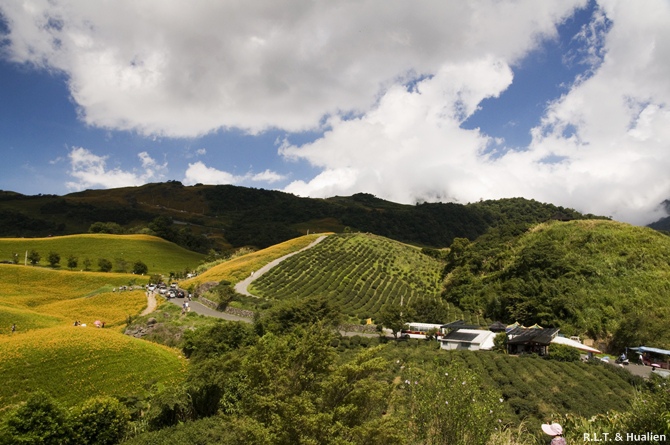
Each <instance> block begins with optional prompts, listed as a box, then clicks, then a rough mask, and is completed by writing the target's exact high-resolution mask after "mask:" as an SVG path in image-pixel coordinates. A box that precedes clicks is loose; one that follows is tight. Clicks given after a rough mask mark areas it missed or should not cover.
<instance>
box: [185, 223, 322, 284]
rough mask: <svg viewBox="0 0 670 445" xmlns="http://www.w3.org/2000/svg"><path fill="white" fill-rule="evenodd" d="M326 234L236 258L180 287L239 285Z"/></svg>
mask: <svg viewBox="0 0 670 445" xmlns="http://www.w3.org/2000/svg"><path fill="white" fill-rule="evenodd" d="M320 236H324V234H313V235H305V236H301V237H298V238H294V239H291V240H289V241H285V242H283V243H280V244H277V245H274V246H272V247H268V248H266V249H262V250H259V251H256V252H252V253H248V254H245V255H241V256H236V257H234V258H232V259H230V260H228V261H224V262H223V263H220V264H217V265H215V266H213V267H211V268H210V269H208V270H207V271H205V272H203V273H202V274H199V275H198V276H197V277H195V278H192V279H189V280H185V281H182V282H181V283H180V285H181V286H182V287H184V288H187V287H189V286H191V285H193V286H198V285H200V284H202V283H206V282H209V281H230V282H231V283H237V282H239V281H242V280H243V279H245V278H247V277H248V276H249V274H251V272H253V271H255V270H258V269H260V268H261V267H263V266H265V265H266V264H268V263H269V262H271V261H273V260H275V259H277V258H280V257H283V256H284V255H287V254H289V253H293V252H295V251H298V250H300V249H302V248H304V247H307V246H308V245H309V244H311V243H312V242H314V241H315V240H316V239H317V238H318V237H320Z"/></svg>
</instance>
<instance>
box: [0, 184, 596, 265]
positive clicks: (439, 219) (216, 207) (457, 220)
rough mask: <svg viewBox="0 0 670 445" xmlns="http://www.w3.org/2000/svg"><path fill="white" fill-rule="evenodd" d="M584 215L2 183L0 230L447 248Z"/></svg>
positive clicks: (523, 205) (526, 205)
mask: <svg viewBox="0 0 670 445" xmlns="http://www.w3.org/2000/svg"><path fill="white" fill-rule="evenodd" d="M160 217H162V218H161V220H160V221H159V222H158V223H156V219H157V218H160ZM586 217H589V218H592V217H594V216H593V215H582V214H580V213H578V212H576V211H575V210H572V209H566V208H563V207H558V206H554V205H552V204H544V203H540V202H537V201H534V200H527V199H524V198H511V199H502V200H495V201H491V200H489V201H480V202H477V203H472V204H456V203H421V204H416V205H405V204H397V203H393V202H390V201H385V200H382V199H379V198H376V197H375V196H373V195H370V194H365V193H359V194H355V195H353V196H349V197H332V198H327V199H315V198H301V197H297V196H294V195H292V194H289V193H284V192H279V191H271V190H263V189H252V188H245V187H237V186H232V185H203V184H196V185H194V186H184V185H182V184H181V183H179V182H177V181H169V182H167V183H154V184H146V185H142V186H139V187H124V188H117V189H107V190H86V191H83V192H77V193H71V194H68V195H64V196H56V195H37V196H25V195H21V194H18V193H14V192H0V236H5V237H34V236H48V235H65V234H75V233H85V232H87V231H89V229H90V227H91V225H92V224H94V223H96V222H101V223H113V224H117V225H118V227H119V230H123V231H126V232H127V233H149V234H156V235H158V236H161V237H163V238H165V239H168V240H169V241H173V242H176V243H178V244H180V245H182V246H184V247H187V248H190V249H192V250H198V251H201V252H204V251H207V250H208V249H210V248H212V247H214V248H217V249H220V250H225V249H230V248H236V247H241V246H254V247H258V248H263V247H268V246H271V245H274V244H278V243H280V242H282V241H285V240H288V239H291V238H294V237H296V236H299V235H300V234H305V233H307V232H308V231H309V232H310V233H314V232H324V231H330V232H344V231H362V232H371V233H375V234H377V235H381V236H385V237H387V238H391V239H395V240H398V241H402V242H406V243H411V244H415V245H420V246H426V247H434V248H443V247H447V246H449V245H450V244H451V243H452V241H453V239H454V238H457V237H460V238H467V239H470V240H474V239H476V238H477V237H478V236H480V235H482V234H483V233H485V232H486V231H487V230H488V229H489V228H491V227H499V226H503V225H504V226H517V227H524V228H526V227H527V226H528V225H529V224H535V223H539V222H543V221H548V220H551V219H561V220H563V219H583V218H586ZM166 222H167V223H166ZM152 223H154V227H152V226H150V225H151V224H152ZM156 225H157V226H158V227H156Z"/></svg>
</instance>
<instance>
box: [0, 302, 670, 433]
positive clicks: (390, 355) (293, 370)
mask: <svg viewBox="0 0 670 445" xmlns="http://www.w3.org/2000/svg"><path fill="white" fill-rule="evenodd" d="M302 303H304V302H294V301H291V302H285V303H283V304H282V305H281V307H278V306H277V307H274V308H273V309H271V310H270V311H268V312H267V313H266V314H265V315H264V316H263V317H261V318H260V319H258V320H257V322H256V323H255V324H254V325H250V324H244V323H233V322H223V321H220V322H216V323H214V324H212V325H210V326H208V327H202V328H201V329H198V330H195V331H187V334H186V335H185V337H184V342H183V343H182V350H183V352H184V354H185V355H186V356H188V357H189V367H188V372H187V374H186V380H185V381H184V382H183V383H182V384H176V385H168V386H165V387H163V389H161V390H159V391H157V392H155V393H153V394H151V395H150V396H148V397H147V398H145V399H142V400H139V399H136V400H137V403H135V404H134V405H133V406H134V407H135V408H133V406H128V405H124V406H123V408H122V409H117V410H115V409H112V407H109V408H107V411H106V412H109V413H110V414H109V417H112V418H114V419H127V420H126V421H125V423H124V422H122V423H123V428H122V430H123V432H124V435H125V436H124V437H126V441H125V442H123V443H127V444H143V445H145V444H221V443H223V444H227V443H231V444H232V443H254V444H295V443H314V444H364V443H365V444H399V445H400V444H402V445H410V444H417V445H418V444H468V445H470V444H482V445H485V444H489V443H491V444H493V443H499V441H500V440H501V439H503V438H506V439H505V440H506V442H505V443H510V444H521V443H537V442H536V439H537V437H538V435H539V434H541V433H539V431H538V430H539V422H540V421H546V420H549V419H553V420H556V421H561V422H563V423H564V425H565V426H566V432H567V438H568V440H569V441H570V440H571V441H574V440H579V439H581V438H582V437H583V436H582V434H583V432H586V431H588V432H606V431H612V429H614V428H622V429H621V431H624V430H625V431H632V432H638V431H639V432H644V431H647V430H646V429H645V428H651V430H650V431H654V432H656V433H658V434H665V433H666V432H670V431H668V429H669V428H668V424H667V422H666V423H664V420H663V419H665V417H664V416H667V415H668V411H669V410H670V394H669V393H668V388H667V386H665V384H664V383H665V382H660V381H653V382H652V383H653V384H648V383H645V382H643V381H641V380H635V379H632V378H631V377H630V375H629V374H626V373H625V372H621V371H619V370H618V369H617V368H615V367H612V366H605V365H603V364H595V363H594V364H583V363H564V362H557V361H553V360H546V359H541V358H531V357H527V358H519V357H508V356H504V355H499V354H496V353H492V352H490V353H486V352H482V353H477V352H456V353H449V352H446V351H441V350H437V349H436V346H435V343H434V342H429V341H409V342H395V341H392V342H388V343H379V340H377V339H372V341H371V340H370V339H366V340H365V342H364V341H363V339H362V338H358V339H357V341H354V339H353V338H339V337H338V335H337V334H336V333H335V332H334V331H333V328H334V326H335V325H336V324H337V323H338V322H339V318H340V316H339V315H338V314H337V312H336V311H333V310H332V308H330V307H329V305H328V302H327V300H324V299H321V300H319V299H316V298H315V299H314V301H311V302H308V303H309V304H310V305H311V306H312V307H313V308H320V309H319V310H317V311H316V312H317V313H318V314H319V316H318V319H314V317H313V316H312V317H310V316H309V315H308V314H307V312H310V313H312V314H313V313H314V311H305V310H303V306H304V305H303V304H302ZM338 338H339V340H338ZM345 340H346V341H347V343H348V344H347V346H344V342H345ZM374 343H377V344H378V345H376V346H375V344H374ZM496 377H497V378H496ZM539 377H544V378H546V380H547V381H543V380H542V379H539ZM514 379H517V380H519V381H513V380H514ZM538 379H539V381H537V382H535V380H538ZM503 380H505V381H504V382H503ZM548 385H552V386H551V387H550V388H553V387H558V388H559V389H561V388H565V389H566V391H553V390H549V391H547V386H548ZM577 386H583V390H582V391H579V390H577V389H576V388H577ZM568 388H573V389H572V390H568ZM512 391H517V393H516V395H513V394H512ZM571 391H573V392H571ZM519 401H522V402H525V403H524V404H521V403H520V402H519ZM30 403H35V404H37V405H39V404H40V403H41V404H42V405H44V404H46V403H51V404H52V405H53V403H56V405H58V403H57V402H54V401H53V400H52V401H51V402H49V401H47V402H45V401H42V402H39V397H38V399H37V401H33V399H31V401H30V402H29V403H28V404H26V405H22V407H20V408H18V409H16V410H14V411H12V412H11V413H8V415H7V417H6V419H5V421H4V422H3V424H2V426H0V437H5V438H6V440H9V439H8V438H17V437H22V436H21V434H24V433H23V432H21V431H20V430H19V429H18V428H17V427H15V425H23V424H26V423H28V422H29V421H30V419H32V417H33V416H43V415H45V414H44V412H45V410H43V409H39V410H38V409H36V408H35V409H32V410H31V409H30ZM88 403H93V402H88ZM112 403H113V401H112V402H109V401H108V402H107V404H108V405H111V404H112ZM138 405H139V406H141V407H142V408H139V409H138V408H137V406H138ZM647 405H651V406H652V407H653V410H652V409H649V408H648V407H647ZM117 407H118V406H117ZM641 407H644V408H645V409H641ZM79 410H83V406H80V405H77V406H75V407H74V408H71V410H70V411H69V413H66V415H65V419H66V420H67V419H70V420H68V421H67V422H66V423H65V424H66V425H68V426H70V425H75V426H72V428H76V421H75V419H76V417H75V415H74V414H72V413H76V412H79ZM52 411H53V412H56V413H58V412H61V414H60V415H61V416H62V415H63V414H62V411H59V410H58V406H57V407H56V408H53V409H52ZM119 411H121V413H120V414H117V415H112V413H118V412H119ZM566 412H570V415H568V416H566V414H565V413H566ZM124 413H125V414H124ZM540 419H541V420H540ZM41 425H46V427H45V429H47V430H49V428H52V427H49V425H50V424H49V422H46V421H43V422H41ZM523 425H526V427H525V428H524V426H523ZM47 433H48V431H47V432H45V433H43V436H45V435H47ZM2 434H4V436H2ZM25 434H27V433H25ZM32 434H34V432H33V433H32ZM53 434H54V436H55V435H57V434H58V432H57V431H56V432H54V433H53ZM73 434H75V433H73ZM76 434H79V433H76ZM117 437H119V436H117ZM0 443H1V442H0ZM45 443H48V442H45ZM54 443H66V442H54ZM81 443H90V442H81ZM109 443H115V442H109ZM651 443H653V442H651Z"/></svg>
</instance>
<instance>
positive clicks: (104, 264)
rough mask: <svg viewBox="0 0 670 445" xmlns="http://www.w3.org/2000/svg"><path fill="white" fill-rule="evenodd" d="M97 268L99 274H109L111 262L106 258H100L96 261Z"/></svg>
mask: <svg viewBox="0 0 670 445" xmlns="http://www.w3.org/2000/svg"><path fill="white" fill-rule="evenodd" d="M98 268H99V269H100V272H109V271H110V270H112V262H111V261H109V260H108V259H107V258H100V259H99V260H98Z"/></svg>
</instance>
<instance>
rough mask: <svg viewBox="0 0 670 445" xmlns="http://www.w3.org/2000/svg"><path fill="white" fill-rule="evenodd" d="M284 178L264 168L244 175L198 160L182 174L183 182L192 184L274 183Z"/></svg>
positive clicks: (189, 165)
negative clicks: (261, 170) (210, 165)
mask: <svg viewBox="0 0 670 445" xmlns="http://www.w3.org/2000/svg"><path fill="white" fill-rule="evenodd" d="M282 179H284V176H282V175H280V174H278V173H276V172H273V171H271V170H265V171H263V172H261V173H247V174H244V175H235V174H233V173H229V172H226V171H223V170H218V169H216V168H214V167H208V166H207V165H205V163H204V162H201V161H198V162H195V163H193V164H188V168H187V169H186V173H185V174H184V179H183V181H182V182H183V183H184V184H186V185H193V184H198V183H202V184H237V185H241V184H244V183H246V182H266V183H274V182H277V181H280V180H282Z"/></svg>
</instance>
